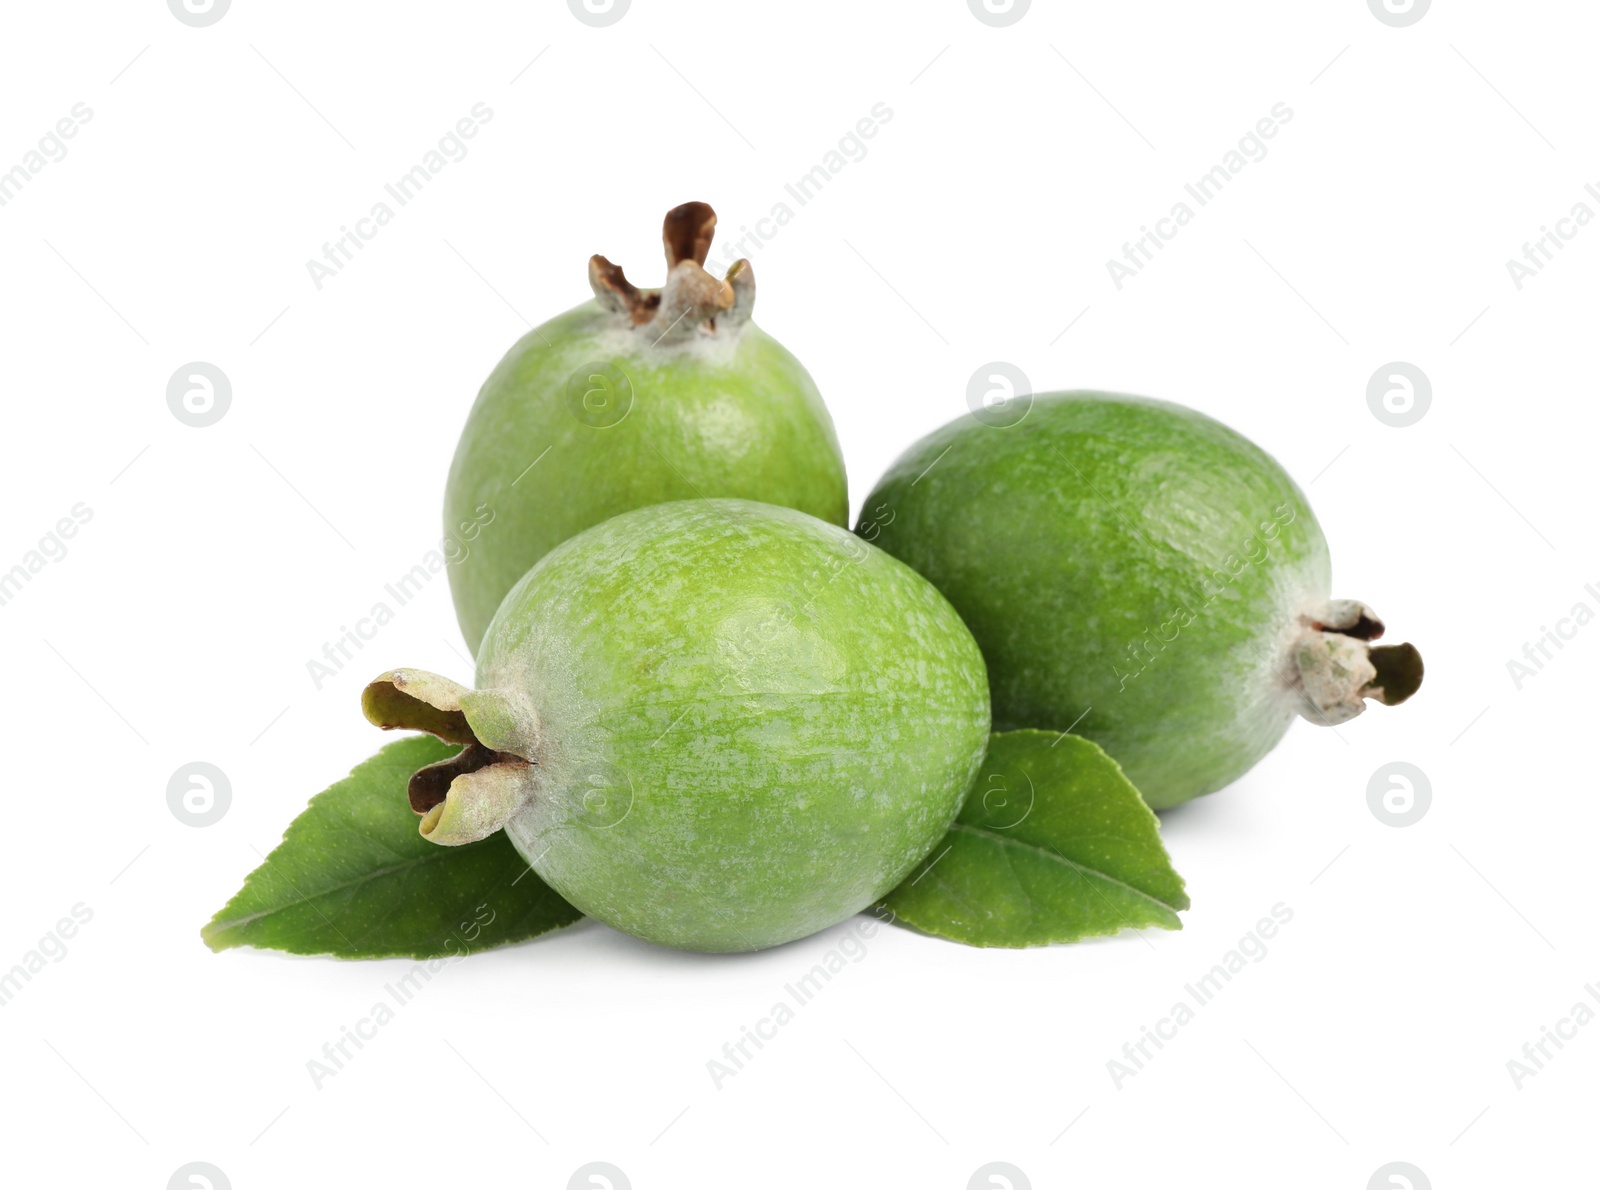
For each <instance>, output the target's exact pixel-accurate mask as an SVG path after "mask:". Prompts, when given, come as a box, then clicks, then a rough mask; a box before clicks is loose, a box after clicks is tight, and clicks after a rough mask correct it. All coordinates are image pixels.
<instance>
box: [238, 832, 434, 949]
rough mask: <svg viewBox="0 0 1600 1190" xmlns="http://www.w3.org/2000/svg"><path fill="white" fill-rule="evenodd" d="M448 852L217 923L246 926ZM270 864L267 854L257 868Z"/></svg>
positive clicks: (389, 868)
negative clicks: (265, 858)
mask: <svg viewBox="0 0 1600 1190" xmlns="http://www.w3.org/2000/svg"><path fill="white" fill-rule="evenodd" d="M450 854H451V853H450V852H448V851H445V850H443V849H442V848H441V849H440V851H439V854H438V855H419V856H417V857H416V858H415V859H409V860H407V861H406V862H405V863H402V864H391V865H389V866H388V867H387V868H378V869H376V870H375V871H372V872H368V873H366V874H365V875H363V876H358V877H356V878H355V879H354V880H346V881H345V882H344V883H343V884H335V885H333V886H332V887H330V888H322V889H318V890H317V891H316V892H314V893H307V894H304V895H302V896H300V898H299V899H298V900H295V901H286V902H283V903H282V904H278V905H273V906H272V907H270V908H267V909H262V910H260V911H259V912H257V913H251V914H247V915H246V916H244V917H240V918H235V919H233V920H232V921H225V922H221V923H219V924H220V926H221V929H223V930H231V929H235V928H237V927H240V926H247V925H249V924H250V923H251V922H253V921H258V920H260V919H261V918H263V917H267V916H269V915H270V914H273V913H282V912H283V911H284V910H286V909H293V908H295V907H296V906H298V905H309V904H310V903H311V902H313V901H315V900H318V899H319V898H322V897H329V896H332V895H333V894H334V893H337V892H343V891H344V890H345V889H347V888H355V887H356V886H357V885H361V884H366V883H368V882H370V881H373V880H381V879H382V878H383V877H385V876H389V875H392V874H393V873H395V872H404V871H406V870H408V869H410V868H416V867H421V866H422V865H423V864H431V863H433V862H435V861H436V860H441V859H448V858H449V857H450ZM271 864H272V856H270V855H269V856H267V861H266V863H265V864H263V865H262V866H261V868H260V869H258V870H260V871H267V870H269V869H270V866H271ZM282 879H283V880H284V881H285V882H286V883H288V885H289V887H290V888H293V887H294V882H293V881H292V880H289V878H288V877H287V876H284V877H282ZM224 912H226V910H224Z"/></svg>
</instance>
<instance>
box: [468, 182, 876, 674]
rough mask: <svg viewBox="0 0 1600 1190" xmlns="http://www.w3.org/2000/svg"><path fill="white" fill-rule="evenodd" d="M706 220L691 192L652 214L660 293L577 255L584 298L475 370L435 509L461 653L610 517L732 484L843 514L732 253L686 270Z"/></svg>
mask: <svg viewBox="0 0 1600 1190" xmlns="http://www.w3.org/2000/svg"><path fill="white" fill-rule="evenodd" d="M716 222H717V219H716V214H715V212H713V211H712V209H711V208H710V207H709V206H707V205H706V204H705V203H700V202H692V203H685V204H684V205H682V206H680V207H675V208H674V209H673V210H671V211H669V212H668V213H667V217H666V221H665V225H664V228H663V232H662V240H663V242H664V244H665V248H666V256H667V269H668V271H667V278H666V282H665V283H664V284H663V286H662V287H661V288H660V289H640V288H638V287H636V286H635V285H634V284H633V283H632V282H630V281H629V280H628V278H627V277H626V276H625V275H624V273H623V270H622V269H621V268H620V267H618V266H617V265H615V264H613V263H611V262H610V261H609V260H607V259H606V258H605V257H603V256H595V257H592V258H591V259H590V261H589V283H590V286H591V288H592V289H593V291H594V298H593V300H590V301H586V302H584V303H583V304H582V305H580V306H577V307H575V308H574V309H572V310H569V311H567V312H566V313H565V314H561V315H559V316H557V317H556V318H553V319H551V320H550V321H549V322H546V323H544V324H543V325H542V326H539V327H537V328H535V329H534V330H532V331H530V332H529V333H528V334H527V335H525V336H524V337H523V338H522V339H521V340H520V341H518V342H517V344H516V345H515V346H513V347H512V348H511V350H510V351H509V352H507V354H506V356H505V358H504V359H502V360H501V361H500V364H499V365H498V366H497V367H496V368H495V370H494V372H493V373H492V374H491V375H490V376H489V378H488V380H487V381H485V382H484V385H483V388H482V390H481V391H480V392H479V394H478V399H477V402H476V403H475V404H474V405H473V407H472V412H471V413H470V415H469V416H468V418H467V424H466V426H465V428H464V429H463V430H462V432H461V439H460V442H459V444H458V445H457V447H456V453H455V458H454V461H453V462H452V463H451V466H450V477H449V481H448V484H447V486H446V490H445V507H444V522H445V543H446V556H447V557H448V558H449V560H450V562H451V565H450V567H449V574H450V587H451V592H452V594H453V596H454V599H455V606H456V615H457V619H458V620H459V621H460V624H461V630H462V633H463V634H464V635H465V637H466V639H467V643H468V644H469V645H470V646H471V647H472V649H473V650H474V651H476V650H477V648H478V643H479V641H480V639H481V638H482V636H483V632H484V630H485V628H486V627H487V626H488V624H489V620H490V618H491V617H492V616H493V615H494V612H495V609H496V608H497V607H499V605H500V601H501V599H502V598H504V596H505V594H506V592H507V591H509V590H510V589H511V588H512V586H513V585H514V584H515V583H516V582H517V580H518V579H520V578H521V577H522V575H523V574H524V573H525V572H526V571H527V569H528V568H529V567H530V566H532V565H533V564H534V563H535V562H537V561H538V560H539V559H540V558H541V557H543V556H544V555H545V554H546V553H547V552H549V551H550V550H551V549H553V548H554V547H555V546H557V545H559V544H560V543H561V542H563V541H565V540H566V539H567V538H569V537H571V536H573V535H574V534H576V533H579V532H581V531H582V530H584V529H587V528H589V527H591V526H593V525H597V524H599V523H600V522H601V521H603V520H605V519H607V518H608V517H612V516H615V515H616V514H618V513H621V512H626V511H628V510H630V509H634V508H639V507H642V506H644V505H648V504H659V503H663V502H666V501H671V500H683V499H691V498H694V497H738V498H743V499H750V500H758V501H762V502H764V503H768V504H777V505H782V506H784V507H789V508H797V509H799V510H800V511H802V512H806V513H810V514H811V515H813V516H816V517H819V518H821V519H823V520H826V521H830V522H832V523H834V524H837V525H841V526H842V525H844V524H846V520H847V517H848V515H849V510H848V504H847V498H846V491H845V474H844V462H843V459H842V457H841V455H840V453H839V444H838V441H837V439H836V437H835V435H834V429H833V422H832V420H831V419H830V418H829V416H828V411H827V409H826V407H825V406H824V405H823V403H822V398H821V396H820V395H819V394H818V392H817V388H816V385H815V384H814V383H813V382H812V379H811V377H810V376H809V375H808V374H807V372H806V370H805V368H804V367H802V366H801V364H800V362H799V361H798V360H797V359H795V357H794V356H793V355H791V354H790V353H789V352H788V351H786V350H785V349H784V348H783V346H782V345H781V344H779V343H778V342H777V341H776V340H774V339H773V338H771V337H770V336H768V335H767V334H766V333H764V332H763V331H762V330H761V329H760V328H759V327H757V326H756V325H755V323H753V322H751V320H750V315H751V311H752V309H753V308H754V305H755V273H754V270H753V268H752V267H751V265H750V262H749V261H748V260H739V261H737V262H736V263H735V264H734V265H733V266H732V267H731V268H730V269H729V270H728V273H727V276H726V277H722V278H718V277H713V276H712V275H711V274H710V273H708V272H707V271H706V269H705V268H704V264H705V260H706V254H707V252H708V251H709V249H710V246H711V240H712V235H713V233H714V231H715V229H716Z"/></svg>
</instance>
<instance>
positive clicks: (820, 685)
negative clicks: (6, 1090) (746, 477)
mask: <svg viewBox="0 0 1600 1190" xmlns="http://www.w3.org/2000/svg"><path fill="white" fill-rule="evenodd" d="M477 668H478V672H477V689H475V690H469V689H467V688H466V687H463V686H459V685H457V684H456V683H454V682H451V681H449V680H447V679H445V678H440V677H436V676H434V675H432V674H427V673H423V672H421V671H417V670H397V671H394V672H392V673H388V674H385V675H383V676H382V677H381V678H379V679H378V680H377V681H375V682H373V683H372V685H370V686H369V687H368V688H367V690H366V693H365V695H364V696H363V705H364V707H365V709H366V712H367V715H368V717H369V718H370V719H371V720H372V721H373V722H374V723H377V724H379V725H380V726H382V727H386V728H411V729H415V730H421V731H428V732H432V733H433V734H435V735H437V736H439V737H440V738H442V739H445V740H448V741H451V742H453V743H457V744H460V745H462V750H461V752H460V753H459V754H458V755H456V756H455V757H453V758H451V759H449V760H447V761H443V762H441V763H439V764H436V765H432V766H429V767H428V768H424V769H422V770H420V771H419V772H418V773H417V774H416V775H415V776H414V777H413V778H412V780H411V784H410V799H411V806H412V809H414V810H415V811H417V812H418V813H419V814H422V815H423V818H422V822H421V829H422V833H423V835H424V836H426V837H427V838H428V839H431V840H433V841H435V842H438V843H447V844H449V843H467V842H472V841H474V840H476V839H481V838H483V837H485V836H486V835H489V834H492V833H493V832H494V831H496V830H499V829H501V828H504V829H505V831H506V833H507V834H508V835H509V836H510V838H511V841H512V843H513V844H514V845H515V846H516V848H517V849H518V851H520V852H521V853H522V855H523V856H524V857H525V858H526V859H527V861H528V863H529V864H530V865H532V867H533V870H534V871H535V872H537V873H538V875H539V876H540V878H541V879H543V880H544V881H545V882H546V883H547V884H549V885H550V886H551V887H552V888H554V889H555V890H556V891H557V892H559V893H560V894H561V895H562V896H563V897H565V898H566V899H567V900H568V901H570V902H571V903H572V904H573V905H575V906H577V907H578V908H579V909H581V910H582V911H583V912H584V913H586V914H588V915H590V916H592V917H596V918H599V919H600V920H601V921H604V922H607V923H608V924H610V925H612V926H614V927H616V928H617V929H619V930H624V931H626V932H627V933H630V934H634V935H637V936H638V937H640V938H646V939H649V940H651V941H654V942H660V943H664V944H666V945H669V946H677V947H684V948H689V949H694V950H707V951H727V950H754V949H757V948H759V947H764V946H774V945H776V944H778V943H780V942H787V941H789V940H790V939H793V938H800V937H804V936H805V935H807V934H811V933H813V932H815V931H817V930H821V929H825V928H826V927H828V926H830V925H833V924H834V923H835V922H838V921H841V920H843V919H844V918H846V917H848V916H850V915H851V914H853V913H856V912H857V911H859V910H861V909H863V908H865V907H867V906H869V905H871V904H873V903H874V902H876V901H877V900H878V899H879V898H880V897H882V896H883V895H884V894H886V893H887V892H888V891H889V890H890V889H892V888H894V887H895V886H896V885H897V884H898V883H899V882H900V881H901V880H902V879H903V878H904V877H905V876H906V875H907V873H909V872H910V871H911V870H912V868H913V867H914V866H915V865H916V864H917V862H918V861H919V860H921V859H923V858H924V857H925V856H926V855H927V854H928V852H929V851H930V850H931V849H932V848H933V846H934V844H935V843H937V842H938V841H939V840H940V839H941V838H942V837H943V835H944V832H945V831H946V829H947V828H948V827H949V826H950V824H951V822H952V821H953V820H954V818H955V816H956V813H957V811H958V810H959V809H960V807H961V804H962V800H963V796H964V794H965V793H966V790H967V787H968V785H969V784H970V783H971V780H972V777H973V775H974V773H976V771H977V769H978V766H979V765H980V764H981V763H982V761H983V756H984V749H985V746H986V743H987V740H988V732H989V691H988V683H987V680H986V678H985V676H984V669H983V658H982V655H981V654H980V653H979V651H978V646H977V644H976V642H974V641H973V639H972V636H971V634H970V633H969V632H968V631H967V629H966V627H965V626H964V625H963V624H962V623H961V620H960V618H959V617H958V616H957V615H956V613H955V611H954V609H953V608H951V606H950V605H949V603H948V602H946V601H945V599H944V597H943V596H942V595H940V594H939V592H938V591H936V590H935V589H934V588H933V585H932V584H930V583H929V582H927V580H925V579H923V578H922V577H921V576H919V575H918V574H917V573H916V572H915V571H913V570H912V569H911V568H910V567H908V566H905V565H903V564H901V563H900V562H897V561H895V560H894V559H893V558H891V557H890V556H889V555H888V554H885V553H883V552H882V551H881V550H878V549H876V548H874V547H872V546H870V545H867V544H866V543H864V542H862V541H861V540H859V539H858V538H856V537H854V536H852V535H851V534H850V533H849V532H847V531H846V530H844V529H840V528H838V527H836V526H833V525H829V524H827V523H825V522H823V521H819V520H817V519H816V518H814V517H809V516H806V515H805V514H804V513H800V512H795V511H793V510H790V509H782V508H774V507H772V506H769V505H764V504H755V503H752V502H749V501H745V500H687V501H680V502H677V503H672V504H660V505H655V506H653V507H649V508H641V509H637V510H635V511H633V512H628V513H624V514H622V515H621V516H618V517H614V518H612V519H611V520H608V521H606V522H605V523H603V524H601V525H598V526H596V527H595V528H593V529H590V530H588V531H587V532H584V533H581V534H579V535H578V536H576V537H574V538H572V539H571V540H569V541H567V542H565V543H564V544H562V545H560V546H557V547H556V548H555V549H554V550H552V551H551V552H550V553H548V554H546V555H545V557H544V558H543V559H541V560H540V561H539V562H538V563H537V564H536V565H535V566H534V567H533V569H532V570H530V571H529V572H528V573H527V575H526V576H525V577H524V578H523V579H522V580H521V582H519V583H518V584H517V585H516V587H515V588H514V589H513V590H512V591H511V593H510V594H509V595H507V597H506V599H505V602H504V603H502V604H501V605H500V610H499V611H498V612H497V613H496V615H495V618H494V621H493V623H492V624H491V625H490V626H489V630H488V633H487V634H486V635H485V637H484V640H483V645H482V647H481V648H480V649H479V651H478V666H477Z"/></svg>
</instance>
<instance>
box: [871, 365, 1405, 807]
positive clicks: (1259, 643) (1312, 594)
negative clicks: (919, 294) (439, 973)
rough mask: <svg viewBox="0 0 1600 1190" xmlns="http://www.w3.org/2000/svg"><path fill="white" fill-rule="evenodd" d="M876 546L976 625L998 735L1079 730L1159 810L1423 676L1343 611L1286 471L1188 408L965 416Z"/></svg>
mask: <svg viewBox="0 0 1600 1190" xmlns="http://www.w3.org/2000/svg"><path fill="white" fill-rule="evenodd" d="M991 420H992V419H991ZM857 532H858V533H859V534H861V535H862V536H863V537H864V538H865V539H867V540H869V541H871V542H873V543H875V544H876V545H878V546H881V547H882V548H883V549H885V550H887V551H888V552H889V553H891V554H893V555H895V556H896V557H897V558H900V559H901V560H902V561H904V562H907V563H908V564H910V565H911V566H912V567H914V568H915V569H916V570H917V571H919V572H920V573H921V574H923V575H924V576H926V577H927V578H928V579H930V580H931V581H932V582H933V584H934V585H935V586H937V587H938V588H939V590H941V591H942V592H943V593H944V594H945V596H946V597H947V598H948V599H949V600H950V602H951V603H953V604H954V605H955V607H956V609H957V610H958V611H959V612H960V613H961V615H962V617H963V619H964V620H965V621H966V623H967V625H968V626H969V627H970V628H971V629H972V632H973V635H974V636H975V637H976V638H977V640H978V643H979V645H980V646H981V647H982V649H983V653H984V657H985V659H986V660H987V662H988V667H989V680H990V686H991V692H992V696H993V706H994V718H995V726H996V729H997V730H1010V729H1013V728H1024V727H1032V728H1043V729H1046V730H1054V731H1063V730H1066V729H1068V728H1071V729H1072V730H1073V731H1074V732H1076V733H1078V734H1080V735H1084V736H1087V737H1088V738H1090V739H1092V740H1094V741H1095V742H1096V743H1098V744H1100V745H1101V746H1102V747H1103V748H1104V749H1105V750H1106V751H1107V752H1108V753H1110V755H1111V756H1112V758H1113V759H1115V760H1116V761H1118V762H1119V763H1120V764H1121V765H1122V767H1123V769H1124V770H1125V771H1126V773H1127V775H1128V777H1129V778H1130V779H1131V780H1132V781H1133V783H1134V784H1135V785H1136V786H1137V787H1138V788H1139V790H1140V791H1141V792H1142V793H1143V794H1144V796H1145V798H1146V800H1147V801H1148V802H1149V803H1150V804H1151V805H1152V806H1154V807H1156V808H1162V807H1166V806H1172V805H1176V804H1177V803H1179V802H1183V801H1186V800H1188V799H1189V798H1192V797H1195V796H1197V795H1199V794H1204V793H1209V792H1211V791H1213V790H1216V789H1220V788H1221V787H1222V786H1224V785H1226V784H1228V783H1229V782H1231V781H1233V780H1235V779H1237V778H1238V777H1240V776H1241V775H1243V774H1244V773H1245V772H1247V771H1248V770H1249V769H1250V768H1251V767H1252V766H1253V765H1254V764H1255V763H1256V762H1257V761H1259V760H1260V759H1261V758H1262V757H1263V756H1265V755H1266V754H1267V752H1268V751H1270V750H1271V749H1272V748H1273V746H1274V745H1275V744H1276V743H1277V742H1278V740H1279V739H1280V738H1281V737H1282V736H1283V733H1284V732H1285V731H1286V730H1287V728H1288V725H1289V723H1290V722H1291V721H1292V720H1293V718H1294V717H1295V715H1296V714H1299V715H1300V716H1301V717H1303V718H1305V719H1307V720H1309V721H1310V722H1312V723H1315V724H1319V725H1333V724H1339V723H1343V722H1345V721H1346V720H1348V719H1351V718H1353V717H1354V716H1356V715H1358V714H1360V713H1361V711H1362V710H1363V708H1364V707H1365V705H1366V702H1367V700H1369V699H1372V700H1376V701H1379V702H1382V703H1386V704H1390V705H1393V704H1395V703H1399V702H1402V701H1404V700H1405V699H1406V698H1408V697H1409V696H1410V695H1411V694H1412V693H1414V692H1415V691H1416V689H1417V687H1418V686H1419V685H1420V684H1421V681H1422V660H1421V657H1420V655H1419V654H1418V653H1417V650H1416V649H1415V648H1413V647H1412V646H1411V645H1409V644H1402V645H1394V646H1379V645H1374V644H1373V643H1372V642H1374V641H1376V640H1377V639H1378V638H1379V637H1380V636H1382V634H1383V631H1384V625H1383V622H1382V621H1381V620H1380V619H1379V618H1378V616H1377V615H1376V614H1375V613H1374V612H1373V611H1372V609H1370V608H1369V607H1367V606H1366V605H1365V604H1363V603H1359V602H1356V601H1354V600H1349V599H1334V598H1332V593H1331V588H1332V583H1331V570H1330V562H1329V556H1328V545H1327V542H1326V540H1325V539H1324V537H1323V534H1322V530H1321V528H1320V527H1319V526H1318V524H1317V519H1316V517H1315V515H1313V513H1312V511H1311V507H1310V505H1309V504H1308V503H1307V501H1306V498H1305V495H1304V493H1302V492H1301V490H1300V489H1299V488H1298V487H1296V486H1295V484H1294V482H1293V480H1291V479H1290V478H1289V476H1288V475H1287V474H1286V473H1285V472H1284V470H1283V468H1282V467H1280V466H1279V465H1278V464H1277V463H1276V462H1275V461H1274V460H1273V459H1272V458H1271V457H1270V456H1268V455H1267V454H1266V453H1265V452H1264V451H1262V450H1261V449H1260V448H1259V447H1257V446H1255V445H1254V444H1253V443H1251V442H1250V441H1248V440H1247V439H1245V438H1244V437H1243V436H1241V435H1239V434H1237V433H1235V432H1234V431H1233V430H1230V429H1229V428H1228V427H1226V426H1224V425H1222V424H1221V423H1219V422H1217V421H1214V420H1212V419H1211V418H1209V417H1206V416H1204V415H1203V414H1200V413H1197V412H1195V411H1194V410H1192V409H1187V408H1184V407H1182V406H1179V405H1174V404H1168V403H1166V402H1162V401H1153V400H1147V399H1144V398H1139V397H1128V396H1117V395H1112V394H1107V393H1095V392H1069V393H1052V394H1045V395H1039V396H1036V397H1034V398H1033V404H1032V406H1031V408H1029V409H1028V411H1027V413H1026V415H1025V416H1024V417H1022V419H1021V420H1020V421H1013V422H1011V424H1006V425H999V424H988V423H987V422H986V421H981V420H979V419H978V418H976V417H972V416H967V417H963V418H961V419H959V420H957V421H955V422H952V423H950V424H949V425H947V426H945V427H944V428H943V429H940V430H937V431H935V432H934V433H932V434H930V435H929V436H928V437H926V438H924V439H923V440H922V441H921V442H918V443H917V444H916V445H914V446H912V447H911V448H910V449H909V450H908V451H907V452H906V453H905V454H904V455H902V456H901V457H900V459H899V460H897V461H896V462H895V464H894V465H893V466H892V467H891V468H890V469H889V471H888V473H887V474H885V475H884V477H883V478H882V479H881V480H880V481H879V483H878V485H877V487H876V488H875V489H874V491H873V492H872V494H871V495H870V496H868V497H867V500H866V503H865V505H864V508H863V512H862V515H861V520H860V523H859V525H858V527H857Z"/></svg>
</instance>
